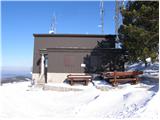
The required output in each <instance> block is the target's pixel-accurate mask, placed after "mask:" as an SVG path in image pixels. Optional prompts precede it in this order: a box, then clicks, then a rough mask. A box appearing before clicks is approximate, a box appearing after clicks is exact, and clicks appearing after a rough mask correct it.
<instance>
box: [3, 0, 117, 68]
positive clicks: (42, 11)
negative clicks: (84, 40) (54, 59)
mask: <svg viewBox="0 0 160 120" xmlns="http://www.w3.org/2000/svg"><path fill="white" fill-rule="evenodd" d="M1 7H2V9H1V10H2V13H1V16H2V66H3V67H20V68H25V67H31V66H32V62H33V46H34V38H33V33H48V31H49V28H50V24H51V19H52V16H53V13H54V12H55V13H56V17H57V27H56V28H57V33H66V34H67V33H68V34H69V33H72V34H74V33H76V34H86V33H88V34H101V31H100V28H99V27H98V25H99V24H100V10H99V8H100V2H99V1H94V2H83V1H81V2H73V1H72V2H68V1H66V2H62V1H60V2H54V1H50V2H43V1H41V2H38V1H37V2H33V1H30V2H29V1H28V2H20V1H19V2H9V1H8V2H2V4H1ZM104 7H105V18H104V33H105V34H114V15H115V1H105V3H104Z"/></svg>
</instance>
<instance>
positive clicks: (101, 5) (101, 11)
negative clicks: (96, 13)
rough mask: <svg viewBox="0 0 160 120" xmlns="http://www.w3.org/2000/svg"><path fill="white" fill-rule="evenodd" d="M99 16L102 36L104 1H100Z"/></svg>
mask: <svg viewBox="0 0 160 120" xmlns="http://www.w3.org/2000/svg"><path fill="white" fill-rule="evenodd" d="M100 16H101V25H100V27H101V32H102V34H104V1H103V0H101V1H100Z"/></svg>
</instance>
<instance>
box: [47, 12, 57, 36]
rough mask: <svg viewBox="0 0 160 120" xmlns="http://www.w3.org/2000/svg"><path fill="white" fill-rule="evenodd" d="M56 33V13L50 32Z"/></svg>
mask: <svg viewBox="0 0 160 120" xmlns="http://www.w3.org/2000/svg"><path fill="white" fill-rule="evenodd" d="M55 33H56V15H55V13H54V14H53V18H52V21H51V28H50V30H49V34H55Z"/></svg>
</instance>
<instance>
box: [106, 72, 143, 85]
mask: <svg viewBox="0 0 160 120" xmlns="http://www.w3.org/2000/svg"><path fill="white" fill-rule="evenodd" d="M140 74H143V72H142V71H131V72H107V73H103V76H104V78H108V79H109V82H111V84H112V85H113V86H117V85H118V83H120V82H124V81H125V82H127V81H132V84H137V83H138V81H139V80H140V79H139V77H138V75H140Z"/></svg>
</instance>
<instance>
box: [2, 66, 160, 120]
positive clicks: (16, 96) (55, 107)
mask: <svg viewBox="0 0 160 120" xmlns="http://www.w3.org/2000/svg"><path fill="white" fill-rule="evenodd" d="M157 65H158V64H157ZM133 66H134V67H135V66H136V65H133ZM132 68H133V67H132ZM151 68H153V67H148V68H145V70H146V71H147V70H148V71H149V70H152V73H155V74H156V75H157V76H156V75H155V74H154V77H152V74H150V73H148V74H147V73H146V74H145V75H146V76H143V80H142V81H141V82H140V83H139V84H137V85H130V84H122V85H119V86H118V87H112V86H111V85H109V84H107V83H105V82H104V81H102V82H101V81H94V82H95V86H96V87H95V86H93V85H91V84H90V85H89V86H88V87H86V86H78V88H83V87H85V89H84V90H83V91H68V92H57V91H49V90H46V91H44V90H42V89H41V88H33V87H29V86H30V82H18V83H9V84H3V85H2V86H0V120H4V119H29V120H31V119H43V118H44V119H54V118H56V119H60V118H61V119H67V118H72V119H77V118H79V119H89V118H91V119H92V118H96V119H97V118H101V119H103V118H104V119H105V118H115V119H119V118H120V119H124V118H138V119H142V118H143V119H153V120H156V119H158V113H159V112H158V110H159V104H158V103H159V98H160V96H159V92H158V88H159V80H158V74H157V73H158V72H159V71H158V69H157V68H158V67H157V68H156V69H151ZM148 76H149V78H148ZM64 86H65V85H64ZM102 86H103V87H106V88H107V89H104V90H102V89H97V88H98V87H102Z"/></svg>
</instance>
